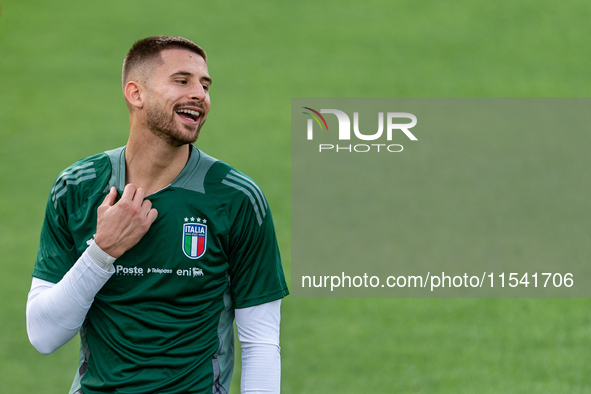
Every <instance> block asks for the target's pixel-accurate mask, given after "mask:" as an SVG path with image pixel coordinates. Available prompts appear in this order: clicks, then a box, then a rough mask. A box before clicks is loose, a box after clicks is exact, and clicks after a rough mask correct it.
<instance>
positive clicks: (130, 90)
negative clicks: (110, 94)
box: [123, 81, 145, 109]
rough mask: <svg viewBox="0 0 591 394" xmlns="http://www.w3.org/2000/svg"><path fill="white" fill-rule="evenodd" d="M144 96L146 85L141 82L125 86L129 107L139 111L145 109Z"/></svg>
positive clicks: (124, 90)
mask: <svg viewBox="0 0 591 394" xmlns="http://www.w3.org/2000/svg"><path fill="white" fill-rule="evenodd" d="M144 94H145V88H144V85H142V83H141V82H139V81H129V82H127V83H126V84H125V88H124V89H123V95H124V96H125V100H127V102H128V103H129V105H131V106H132V107H135V108H138V109H141V108H143V107H144Z"/></svg>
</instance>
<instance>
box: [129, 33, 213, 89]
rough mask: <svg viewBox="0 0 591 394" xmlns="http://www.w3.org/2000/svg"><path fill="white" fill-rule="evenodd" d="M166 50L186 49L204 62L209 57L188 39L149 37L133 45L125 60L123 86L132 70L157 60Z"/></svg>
mask: <svg viewBox="0 0 591 394" xmlns="http://www.w3.org/2000/svg"><path fill="white" fill-rule="evenodd" d="M165 49H186V50H189V51H191V52H195V53H196V54H197V55H199V56H201V57H202V58H203V60H205V61H207V55H206V54H205V51H204V50H203V48H201V47H200V46H199V45H197V44H195V43H194V42H193V41H190V40H187V39H186V38H183V37H171V36H152V37H147V38H144V39H142V40H139V41H137V42H136V43H135V44H133V46H132V47H131V49H130V50H129V52H127V55H126V56H125V59H124V60H123V76H122V80H123V81H122V82H123V86H125V83H126V81H127V77H128V76H129V73H130V72H131V70H133V69H134V68H136V67H138V66H140V65H143V64H144V63H145V62H147V61H151V60H155V58H157V57H159V56H160V52H162V51H163V50H165Z"/></svg>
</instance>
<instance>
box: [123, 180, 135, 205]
mask: <svg viewBox="0 0 591 394" xmlns="http://www.w3.org/2000/svg"><path fill="white" fill-rule="evenodd" d="M136 189H137V188H136V187H135V185H134V184H132V183H128V184H127V185H126V186H125V189H123V194H122V195H121V199H122V200H130V201H131V200H133V196H134V195H135V191H136Z"/></svg>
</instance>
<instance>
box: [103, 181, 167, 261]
mask: <svg viewBox="0 0 591 394" xmlns="http://www.w3.org/2000/svg"><path fill="white" fill-rule="evenodd" d="M144 197H145V191H144V189H142V188H139V189H138V188H136V187H135V186H134V185H132V184H131V183H130V184H128V185H127V186H125V190H124V191H123V195H122V196H121V199H120V200H119V201H118V202H117V204H115V200H116V199H117V189H115V188H114V187H112V188H111V190H110V191H109V194H108V195H107V197H105V200H104V201H103V203H102V204H101V205H100V206H99V207H98V210H97V213H98V217H97V223H96V236H95V237H94V242H96V244H97V245H98V246H99V247H100V248H101V249H102V250H103V251H104V252H105V253H107V254H109V255H110V256H112V257H115V258H119V257H121V255H122V254H123V253H125V252H126V251H128V250H129V249H131V248H132V247H133V246H134V245H135V244H137V243H138V242H139V241H140V239H141V238H142V237H143V236H144V234H145V233H147V232H148V229H149V228H150V226H151V225H152V223H153V222H154V220H156V217H157V216H158V211H156V209H154V208H152V203H151V202H150V201H149V200H144Z"/></svg>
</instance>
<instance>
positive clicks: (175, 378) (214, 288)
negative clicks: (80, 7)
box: [27, 36, 288, 394]
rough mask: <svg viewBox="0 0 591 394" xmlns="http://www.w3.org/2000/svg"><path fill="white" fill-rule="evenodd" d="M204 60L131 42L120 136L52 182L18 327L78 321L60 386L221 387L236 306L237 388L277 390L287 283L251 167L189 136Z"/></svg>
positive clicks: (54, 337)
mask: <svg viewBox="0 0 591 394" xmlns="http://www.w3.org/2000/svg"><path fill="white" fill-rule="evenodd" d="M206 60H207V57H206V54H205V52H204V51H203V49H201V48H200V47H199V46H197V45H196V44H194V43H193V42H191V41H189V40H186V39H184V38H180V37H162V36H159V37H149V38H146V39H144V40H140V41H138V42H137V43H135V44H134V46H133V47H132V48H131V50H130V51H129V53H128V54H127V56H126V58H125V61H124V65H123V93H124V97H125V101H126V103H127V107H128V109H129V119H130V135H129V140H128V143H127V145H126V146H125V147H122V148H119V149H115V150H112V151H108V152H105V153H101V154H98V155H95V156H92V157H88V158H86V159H83V160H80V161H78V162H77V163H75V164H73V165H72V166H70V167H69V168H68V169H66V170H65V171H64V172H62V173H61V174H60V176H59V177H58V178H57V180H56V182H55V184H54V186H53V188H52V190H51V193H50V196H49V201H48V204H47V210H46V216H45V221H44V224H43V228H42V232H41V241H40V246H39V252H38V256H37V261H36V263H35V268H34V271H33V284H32V287H31V291H30V293H29V297H28V302H27V331H28V333H29V338H30V341H31V343H32V344H33V345H34V346H35V347H36V348H37V349H38V350H39V351H40V352H42V353H45V354H48V353H51V352H53V351H54V350H55V349H57V348H58V347H60V346H62V345H63V344H65V343H66V342H67V341H69V340H70V339H71V338H73V337H74V336H75V335H76V333H77V332H80V336H81V351H80V363H79V370H78V372H77V374H76V377H75V379H74V383H73V385H72V388H71V390H70V393H84V394H93V393H115V392H117V393H226V392H227V391H228V389H229V384H230V380H231V375H232V366H233V332H232V322H233V320H234V315H235V317H236V323H237V326H238V336H239V339H240V341H241V343H242V349H243V357H242V359H243V373H242V382H241V383H242V384H241V386H242V392H259V391H262V392H279V379H280V356H279V320H280V319H279V307H280V302H281V298H283V297H285V296H286V295H287V294H288V290H287V286H286V284H285V279H284V275H283V271H282V268H281V261H280V256H279V250H278V247H277V241H276V237H275V230H274V227H273V222H272V218H271V212H270V211H269V207H268V204H267V202H266V200H265V198H264V196H263V194H262V192H261V190H260V189H259V187H258V186H257V185H256V184H255V183H254V182H253V181H252V180H251V179H250V178H248V177H246V176H245V175H243V174H241V173H240V172H238V171H236V170H235V169H233V168H232V167H230V166H228V165H227V164H225V163H223V162H221V161H218V160H216V159H214V158H212V157H210V156H208V155H206V154H205V153H203V152H201V151H199V150H198V149H197V148H195V147H194V146H193V145H192V143H193V142H195V141H196V140H197V137H198V135H199V132H200V130H201V127H202V126H203V124H204V122H205V120H206V118H207V114H208V113H209V109H210V104H211V103H210V99H209V89H210V86H211V82H212V81H211V78H210V76H209V74H208V69H207V63H206ZM118 196H120V198H119V197H118Z"/></svg>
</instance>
